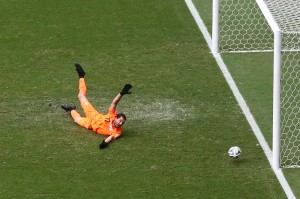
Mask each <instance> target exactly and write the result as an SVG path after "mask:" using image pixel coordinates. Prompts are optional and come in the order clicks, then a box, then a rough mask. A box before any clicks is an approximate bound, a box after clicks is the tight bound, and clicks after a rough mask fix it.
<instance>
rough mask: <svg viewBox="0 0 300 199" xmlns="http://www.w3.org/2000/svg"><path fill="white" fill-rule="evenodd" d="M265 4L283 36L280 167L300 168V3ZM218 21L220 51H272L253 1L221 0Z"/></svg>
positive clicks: (292, 0) (291, 0)
mask: <svg viewBox="0 0 300 199" xmlns="http://www.w3.org/2000/svg"><path fill="white" fill-rule="evenodd" d="M264 2H265V4H266V5H267V7H268V9H269V10H270V12H271V14H272V16H273V18H274V19H275V21H276V23H277V24H278V26H279V28H280V30H281V34H282V43H281V45H282V50H281V51H282V52H281V60H282V61H281V72H282V75H281V107H280V110H281V115H280V117H281V129H280V132H281V137H280V140H281V146H280V161H281V162H280V166H281V167H300V0H264ZM219 20H220V21H219V52H253V51H254V52H256V51H260V52H264V51H270V50H271V51H273V48H274V33H273V32H272V30H271V28H270V27H269V25H268V23H267V20H265V18H264V15H263V14H262V11H261V10H260V8H259V6H258V5H257V3H256V0H220V12H219ZM270 64H272V63H270Z"/></svg>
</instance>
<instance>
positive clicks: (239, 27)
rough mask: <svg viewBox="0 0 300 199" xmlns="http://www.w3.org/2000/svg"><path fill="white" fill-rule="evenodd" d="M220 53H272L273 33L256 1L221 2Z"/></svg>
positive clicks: (227, 0)
mask: <svg viewBox="0 0 300 199" xmlns="http://www.w3.org/2000/svg"><path fill="white" fill-rule="evenodd" d="M219 16H220V23H219V29H220V30H219V51H220V52H235V51H236V52H238V51H268V50H269V51H270V50H272V49H273V44H274V42H273V40H274V39H273V32H272V30H271V29H270V27H269V25H268V23H267V21H266V20H265V18H264V16H263V14H262V12H261V11H260V9H259V7H258V5H257V4H256V2H255V0H221V1H220V15H219Z"/></svg>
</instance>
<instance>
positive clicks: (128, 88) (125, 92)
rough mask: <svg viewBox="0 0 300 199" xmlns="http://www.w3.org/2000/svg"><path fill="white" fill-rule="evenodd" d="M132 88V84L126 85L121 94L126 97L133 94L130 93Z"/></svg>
mask: <svg viewBox="0 0 300 199" xmlns="http://www.w3.org/2000/svg"><path fill="white" fill-rule="evenodd" d="M131 88H132V85H131V84H125V86H124V88H123V89H122V90H121V92H120V94H121V95H125V94H131V92H130V91H129V90H130V89H131Z"/></svg>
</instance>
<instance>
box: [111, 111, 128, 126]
mask: <svg viewBox="0 0 300 199" xmlns="http://www.w3.org/2000/svg"><path fill="white" fill-rule="evenodd" d="M125 121H126V115H125V114H124V113H118V115H117V117H116V119H115V120H114V126H115V127H117V128H119V127H121V126H122V125H123V124H124V123H125Z"/></svg>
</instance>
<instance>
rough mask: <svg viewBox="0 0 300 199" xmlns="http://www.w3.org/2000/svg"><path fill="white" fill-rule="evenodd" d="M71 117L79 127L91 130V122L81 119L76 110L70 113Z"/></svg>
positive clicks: (87, 119)
mask: <svg viewBox="0 0 300 199" xmlns="http://www.w3.org/2000/svg"><path fill="white" fill-rule="evenodd" d="M71 116H72V118H73V119H74V122H76V123H77V124H78V125H79V126H82V127H84V128H87V129H92V126H91V122H90V119H89V118H84V117H81V116H80V114H79V113H78V112H77V111H76V110H72V111H71Z"/></svg>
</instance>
